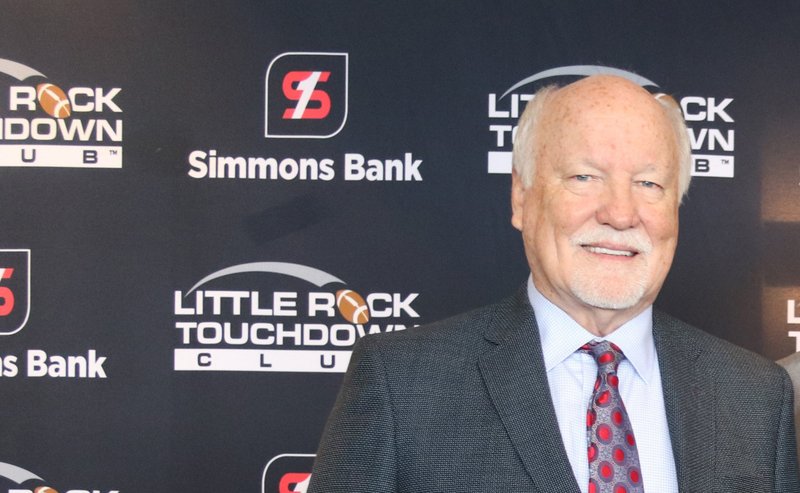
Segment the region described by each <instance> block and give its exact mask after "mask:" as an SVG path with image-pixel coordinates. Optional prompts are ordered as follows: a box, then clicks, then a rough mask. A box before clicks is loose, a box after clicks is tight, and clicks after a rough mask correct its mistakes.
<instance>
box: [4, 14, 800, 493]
mask: <svg viewBox="0 0 800 493" xmlns="http://www.w3.org/2000/svg"><path fill="white" fill-rule="evenodd" d="M798 22H800V9H798V7H797V6H796V4H795V3H794V2H771V3H768V4H764V3H757V2H745V1H732V2H725V3H714V4H707V3H695V2H670V3H668V4H658V5H643V4H641V3H639V2H569V3H566V2H544V1H542V2H474V1H440V2H416V1H414V2H399V3H397V4H384V3H379V2H366V1H364V2H356V1H353V2H323V1H298V2H272V1H269V2H263V1H260V2H256V1H246V2H245V1H242V2H235V3H232V2H186V1H172V2H133V1H126V0H122V1H118V2H104V1H84V0H77V1H72V2H44V1H42V2H39V1H32V2H29V1H18V2H17V1H13V2H12V1H2V2H0V118H1V119H3V121H2V122H0V134H1V135H2V138H0V183H1V184H2V185H0V207H2V210H1V213H0V233H1V234H0V249H1V250H2V251H0V264H1V265H0V268H2V269H5V270H4V272H5V274H4V275H3V276H0V277H2V279H0V287H6V288H8V291H2V292H0V298H2V299H3V301H4V305H3V306H0V332H2V335H0V358H2V363H1V364H0V417H1V419H2V423H3V430H2V433H1V434H0V463H2V464H0V491H6V490H8V491H9V492H11V491H13V490H15V489H16V490H23V491H27V490H31V491H32V490H33V489H34V488H35V487H37V486H41V485H48V486H50V487H52V488H55V489H56V490H58V491H60V492H62V493H63V492H65V491H70V490H86V491H92V490H98V491H102V492H104V493H105V492H108V491H119V492H135V491H136V492H162V491H163V492H166V491H172V490H173V489H187V490H192V491H214V492H217V491H269V492H278V491H281V492H282V493H283V492H288V491H302V482H303V479H304V478H305V475H306V474H307V473H308V470H309V469H308V468H309V465H310V461H311V459H312V458H311V457H307V456H298V455H300V454H313V452H314V451H315V449H316V444H317V441H318V439H319V435H320V432H321V430H322V426H323V424H324V421H325V418H326V416H327V413H328V410H329V409H330V406H331V404H332V402H333V399H334V398H335V395H336V391H337V389H338V385H339V383H340V381H341V370H342V369H343V368H344V367H345V366H346V361H347V354H348V351H349V348H350V347H351V345H352V342H353V340H354V338H357V337H359V336H360V335H361V334H360V332H359V331H360V330H362V331H363V330H366V331H367V332H369V331H370V330H381V331H384V330H396V329H400V328H402V326H411V325H416V324H421V323H424V322H426V321H432V320H436V319H439V318H443V317H445V316H448V315H451V314H454V313H457V312H460V311H463V310H466V309H469V308H471V307H475V306H479V305H481V304H485V303H488V302H491V301H494V300H496V299H499V298H501V297H503V296H505V295H507V294H508V293H510V292H511V291H513V290H514V289H515V288H516V287H517V286H519V285H520V284H521V283H522V282H523V281H524V280H525V277H526V264H525V260H524V255H523V252H522V248H521V242H520V240H519V235H518V233H517V232H516V231H515V230H514V229H513V228H512V227H511V226H510V224H509V221H508V219H509V214H510V210H509V197H508V196H509V175H508V174H504V173H489V172H488V164H487V163H488V160H489V157H488V156H489V153H490V152H491V153H495V152H501V153H502V152H508V151H509V150H510V136H509V133H508V132H509V131H510V128H511V126H513V124H514V115H513V113H512V111H513V106H514V105H515V101H523V102H524V97H525V95H528V94H530V93H532V92H534V91H535V89H536V88H537V87H538V85H539V84H541V83H551V82H567V81H569V80H574V75H569V74H574V73H576V72H578V71H580V70H578V69H576V68H575V67H577V66H580V67H584V66H592V67H597V66H601V67H616V68H618V69H622V70H625V71H628V72H631V73H635V74H638V75H639V76H641V77H644V78H646V79H648V80H650V81H652V82H653V83H655V84H657V85H658V88H653V89H654V90H662V91H664V92H668V93H671V94H673V95H674V96H675V97H676V98H677V99H679V100H681V101H682V103H683V104H684V107H685V109H686V110H687V111H686V113H687V117H688V118H689V119H690V121H688V123H689V126H690V128H691V129H692V137H693V139H694V141H695V146H694V147H695V149H694V153H695V154H696V167H695V174H696V175H697V176H696V178H695V179H694V180H693V183H692V186H691V189H690V194H689V197H688V199H687V200H686V202H685V204H684V206H683V207H682V210H681V238H680V243H679V246H678V252H677V256H676V261H675V264H674V267H673V270H672V272H671V274H670V276H669V278H668V279H667V282H666V285H665V286H664V289H663V291H662V294H661V296H660V298H659V300H658V302H657V305H658V306H660V307H661V308H663V309H665V310H666V311H669V312H671V313H672V314H674V315H676V316H678V317H680V318H682V319H684V320H686V321H688V322H690V323H693V324H695V325H698V326H699V327H701V328H703V329H704V330H707V331H708V332H710V333H713V334H716V335H718V336H721V337H723V338H726V339H728V340H730V341H732V342H734V343H737V344H740V345H742V346H745V347H747V348H749V349H751V350H754V351H756V352H759V353H761V354H763V355H765V356H767V357H769V358H772V359H777V358H780V357H783V356H786V355H788V354H790V353H792V352H794V351H795V350H796V341H797V339H796V338H795V337H794V336H793V335H792V334H791V333H790V332H793V331H794V329H793V327H794V325H795V324H796V323H800V319H798V320H795V318H796V317H795V315H794V313H795V311H794V300H796V299H800V287H798V285H800V259H798V258H797V254H796V245H797V240H798V236H799V234H800V229H799V228H800V226H798V224H797V223H798V221H800V205H798V204H800V202H798V200H797V198H798V192H799V191H800V168H798V166H797V164H796V162H797V158H796V156H797V155H798V151H799V150H800V145H799V144H798V143H797V138H796V135H797V134H798V132H797V131H798V130H800V110H798V109H797V101H798V100H800V85H799V84H798V82H797V78H798V75H800V73H799V72H798V69H797V63H796V62H797V57H798V55H797V54H798V53H800V34H799V33H798V30H797V28H796V26H797V24H798ZM18 64H21V65H22V66H24V68H26V69H27V70H23V72H20V71H19V68H20V65H18ZM550 69H561V72H562V75H561V76H558V77H549V78H545V79H542V80H539V81H537V82H534V83H530V84H523V85H522V86H520V87H518V88H516V89H514V90H513V91H512V92H511V93H510V94H508V95H505V96H503V94H504V93H505V92H506V91H507V90H509V89H510V88H512V87H513V86H515V85H517V84H518V83H519V82H521V81H524V80H526V79H527V78H529V77H531V76H534V75H536V74H540V73H541V72H543V71H546V70H550ZM326 77H327V79H326ZM287 81H288V82H287ZM303 81H305V82H303ZM43 83H44V84H48V83H49V84H53V85H54V86H55V87H56V88H60V89H61V90H63V94H64V96H65V98H62V99H66V100H68V101H69V102H70V108H71V114H70V116H67V117H62V118H56V117H53V116H52V115H51V114H48V109H47V108H49V106H48V104H49V100H48V98H51V99H52V98H53V97H54V96H53V94H55V99H58V94H57V93H52V92H51V93H44V94H43V95H42V96H38V93H36V92H35V91H36V89H37V88H38V87H39V85H40V84H43ZM286 84H288V86H287V85H286ZM314 91H318V92H314ZM304 98H307V100H305V99H304ZM287 109H288V110H294V111H295V113H296V114H297V115H296V116H305V117H306V118H296V119H291V118H284V111H286V110H287ZM314 110H316V112H315V111H314ZM503 112H508V114H507V115H505V114H504V113H503ZM320 116H322V117H321V118H320ZM309 117H313V118H309ZM59 122H60V123H59ZM270 132H272V134H271V135H270ZM498 139H499V140H498ZM52 146H60V147H58V148H55V147H52ZM48 151H53V155H52V156H48ZM708 156H711V157H710V158H709V157H708ZM234 158H235V159H234ZM248 158H249V159H248ZM362 159H363V161H364V164H363V166H361V167H359V166H358V165H357V164H353V163H359V162H360V160H362ZM501 159H502V158H501ZM370 160H374V161H370ZM386 161H389V163H388V165H387V163H386ZM395 161H396V162H395ZM215 163H216V164H217V165H218V166H216V172H217V175H218V176H222V177H217V178H214V177H212V176H213V175H214V172H212V170H211V168H214V164H215ZM251 163H252V165H253V167H254V169H253V170H252V173H251V175H252V176H254V177H251V178H247V177H246V176H248V173H247V172H248V170H247V169H246V168H247V166H249V165H250V164H251ZM348 163H350V164H349V165H348ZM259 166H262V167H263V169H264V170H265V177H264V178H259V177H258V171H259ZM387 168H388V170H387ZM301 169H303V170H304V171H305V178H303V176H304V175H303V174H302V173H301V171H300V170H301ZM348 170H349V172H348ZM398 170H399V171H398ZM272 172H274V173H275V174H274V176H272V175H271V174H270V173H272ZM715 174H722V175H725V174H727V175H729V176H728V177H719V176H710V175H715ZM362 175H363V176H362ZM379 175H384V176H383V178H386V177H387V176H389V177H391V178H394V179H393V180H388V181H387V180H383V181H371V180H368V179H367V177H370V178H375V177H377V176H379ZM314 178H316V179H314ZM348 178H359V179H348ZM231 268H233V270H226V269H231ZM11 269H13V270H11ZM28 270H29V272H28ZM28 274H29V275H28ZM207 276H211V277H212V278H210V279H207V280H206V277H207ZM323 281H325V282H323ZM321 282H322V284H321V285H318V284H319V283H321ZM197 284H199V286H197V287H195V285H197ZM341 289H351V290H353V291H354V292H356V293H358V294H359V295H360V296H361V297H362V298H363V299H364V303H365V304H366V305H367V306H368V307H369V315H370V320H369V322H367V323H366V324H363V323H362V324H361V327H359V326H358V325H359V324H358V323H355V322H353V319H352V318H351V319H350V320H348V318H347V317H350V315H348V313H349V312H348V311H347V306H346V305H347V300H344V301H343V302H342V303H343V305H342V307H341V308H339V307H338V305H336V301H335V298H334V296H335V295H336V293H337V292H338V291H340V290H341ZM9 293H11V294H9ZM254 293H255V295H254ZM9 296H13V298H14V300H13V302H12V301H11V299H10V297H9ZM255 298H258V300H255ZM198 300H199V302H198ZM356 302H358V300H356ZM215 304H216V306H215ZM28 308H29V310H28ZM200 309H202V313H198V312H199V311H200ZM797 311H798V314H800V310H797ZM5 312H8V313H5ZM225 324H228V326H227V327H229V328H228V329H227V332H226V325H225ZM209 365H210V366H209ZM328 367H330V368H328ZM70 375H72V376H70ZM15 468H21V469H23V470H24V471H22V472H20V470H19V469H15ZM287 474H288V476H287ZM33 476H36V477H33ZM297 483H300V484H299V485H298V484H297Z"/></svg>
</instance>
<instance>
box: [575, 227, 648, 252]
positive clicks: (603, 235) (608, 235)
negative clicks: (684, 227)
mask: <svg viewBox="0 0 800 493" xmlns="http://www.w3.org/2000/svg"><path fill="white" fill-rule="evenodd" d="M570 243H571V244H572V245H573V246H582V245H599V244H604V245H609V244H610V245H615V248H624V249H625V250H631V251H635V252H639V253H645V254H646V253H650V252H651V251H652V250H653V244H652V243H651V242H650V238H648V237H647V235H645V234H644V233H643V232H642V231H639V230H627V231H616V230H611V229H606V228H596V229H590V230H587V231H578V232H576V233H575V234H574V235H572V236H571V237H570Z"/></svg>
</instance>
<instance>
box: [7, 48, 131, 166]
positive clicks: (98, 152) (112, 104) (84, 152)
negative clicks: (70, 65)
mask: <svg viewBox="0 0 800 493" xmlns="http://www.w3.org/2000/svg"><path fill="white" fill-rule="evenodd" d="M120 91H121V89H120V88H119V87H112V88H103V87H97V85H96V84H91V85H89V84H86V85H73V86H66V85H64V83H63V82H61V81H54V80H51V79H49V78H48V77H47V76H45V75H44V74H43V73H41V72H39V71H38V70H36V69H33V68H31V67H28V66H26V65H23V64H21V63H18V62H15V61H12V60H5V59H2V58H0V166H21V167H34V168H36V167H66V168H121V167H122V146H121V144H122V120H121V119H120V118H119V115H120V114H121V113H122V108H120V106H119V102H118V101H117V96H119V93H120Z"/></svg>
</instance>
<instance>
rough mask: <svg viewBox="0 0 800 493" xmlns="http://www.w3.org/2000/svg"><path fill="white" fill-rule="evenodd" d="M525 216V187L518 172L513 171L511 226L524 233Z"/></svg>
mask: <svg viewBox="0 0 800 493" xmlns="http://www.w3.org/2000/svg"><path fill="white" fill-rule="evenodd" d="M524 216H525V187H524V186H523V184H522V178H521V177H520V176H519V175H518V174H517V170H512V171H511V224H512V225H513V226H514V227H515V228H517V229H518V230H520V231H522V224H523V218H524Z"/></svg>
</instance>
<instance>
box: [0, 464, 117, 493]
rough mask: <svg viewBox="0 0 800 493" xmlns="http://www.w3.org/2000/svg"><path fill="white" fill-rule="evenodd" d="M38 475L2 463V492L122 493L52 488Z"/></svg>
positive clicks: (0, 486)
mask: <svg viewBox="0 0 800 493" xmlns="http://www.w3.org/2000/svg"><path fill="white" fill-rule="evenodd" d="M51 484H52V483H51V482H49V481H45V480H44V479H42V478H41V477H39V476H38V475H36V474H34V473H32V472H31V471H28V470H27V469H23V468H22V467H19V466H17V465H15V464H9V463H7V462H0V492H2V493H120V490H117V489H107V488H103V489H98V488H87V487H85V486H81V487H80V488H61V487H59V488H58V489H56V488H54V487H52V486H50V485H51Z"/></svg>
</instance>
